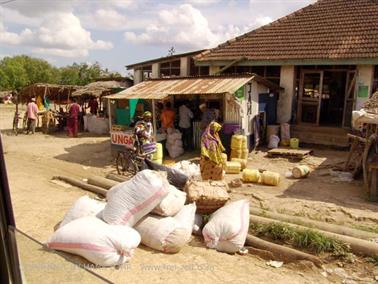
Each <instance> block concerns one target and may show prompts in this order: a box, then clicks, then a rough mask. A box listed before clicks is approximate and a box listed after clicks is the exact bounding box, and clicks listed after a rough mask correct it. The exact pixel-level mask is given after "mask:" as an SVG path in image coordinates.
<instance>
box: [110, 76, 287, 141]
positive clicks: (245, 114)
mask: <svg viewBox="0 0 378 284" xmlns="http://www.w3.org/2000/svg"><path fill="white" fill-rule="evenodd" d="M273 90H274V91H280V90H282V88H280V87H279V86H277V85H276V84H274V83H271V82H270V81H268V80H266V79H264V78H262V77H260V76H258V75H255V74H244V75H227V76H224V75H217V76H203V77H183V78H164V79H151V80H147V81H143V82H141V83H139V84H137V85H135V86H133V87H131V88H129V89H126V90H124V91H122V92H119V93H117V94H114V95H110V96H106V98H107V99H108V108H109V109H111V106H112V105H115V104H117V106H119V105H123V106H124V110H125V113H126V114H125V116H124V117H119V116H120V115H122V114H120V113H119V112H116V113H115V116H110V117H109V127H110V129H111V138H112V139H111V140H112V145H113V146H117V147H124V146H126V147H129V146H130V145H132V135H133V132H132V127H130V125H131V122H132V120H133V119H134V118H135V117H136V116H137V115H139V114H141V113H143V111H146V110H149V111H151V112H152V113H153V126H154V134H155V138H156V141H158V142H159V141H164V140H165V138H166V133H161V132H160V131H159V129H157V125H158V123H157V120H158V116H157V109H156V103H157V102H167V101H170V102H172V105H174V103H175V101H179V100H180V99H182V98H185V99H187V100H189V101H190V102H191V104H192V105H194V107H193V109H192V110H193V112H194V113H195V116H194V120H193V123H192V137H193V141H194V144H195V145H196V146H197V147H199V141H200V138H199V137H200V134H201V129H200V128H199V125H200V123H199V121H200V116H201V113H199V112H198V107H199V106H200V105H202V104H205V105H206V106H207V107H208V108H210V107H212V106H213V105H216V106H217V107H219V109H218V112H219V117H218V120H219V122H221V123H222V124H223V129H224V132H225V135H229V137H230V138H231V135H232V134H233V133H235V132H236V131H238V132H239V133H242V134H244V135H246V136H248V137H251V136H253V133H254V126H253V123H252V120H253V118H254V117H256V116H257V115H258V95H259V93H266V92H270V91H273ZM113 114H114V113H113V112H110V115H113ZM123 119H124V120H125V121H122V120H123ZM120 122H123V123H120ZM249 141H250V140H249ZM248 143H250V142H248Z"/></svg>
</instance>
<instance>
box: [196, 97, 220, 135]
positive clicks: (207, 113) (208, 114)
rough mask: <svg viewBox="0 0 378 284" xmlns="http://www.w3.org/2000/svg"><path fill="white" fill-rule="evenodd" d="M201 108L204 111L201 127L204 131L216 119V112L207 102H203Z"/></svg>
mask: <svg viewBox="0 0 378 284" xmlns="http://www.w3.org/2000/svg"><path fill="white" fill-rule="evenodd" d="M199 109H200V110H201V112H202V118H201V125H200V128H201V130H202V131H204V130H205V129H206V128H207V127H208V126H209V124H210V122H212V121H216V118H217V117H216V112H215V111H214V110H213V109H211V108H208V107H207V106H206V103H203V104H201V105H200V106H199Z"/></svg>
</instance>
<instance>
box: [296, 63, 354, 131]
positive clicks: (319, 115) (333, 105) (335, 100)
mask: <svg viewBox="0 0 378 284" xmlns="http://www.w3.org/2000/svg"><path fill="white" fill-rule="evenodd" d="M354 73H355V72H354V71H347V70H332V69H329V70H301V73H300V75H301V76H300V84H299V97H298V118H299V123H301V124H311V125H317V126H329V127H348V126H349V125H350V115H351V112H349V111H346V110H345V109H346V108H345V106H347V107H348V106H350V105H353V101H354V96H353V93H354V92H353V91H352V89H354V88H353V85H354V82H353V80H354V77H355V76H354ZM348 109H349V108H348Z"/></svg>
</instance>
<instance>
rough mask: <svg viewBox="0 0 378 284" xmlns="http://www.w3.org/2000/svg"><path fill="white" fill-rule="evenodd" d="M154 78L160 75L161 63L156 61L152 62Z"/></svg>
mask: <svg viewBox="0 0 378 284" xmlns="http://www.w3.org/2000/svg"><path fill="white" fill-rule="evenodd" d="M151 77H152V78H154V79H156V78H159V77H160V64H159V63H154V64H152V76H151Z"/></svg>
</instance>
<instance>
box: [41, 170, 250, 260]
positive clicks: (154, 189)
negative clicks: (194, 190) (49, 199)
mask: <svg viewBox="0 0 378 284" xmlns="http://www.w3.org/2000/svg"><path fill="white" fill-rule="evenodd" d="M186 197H187V196H186V193H185V192H183V191H180V190H178V189H177V188H175V187H174V186H172V185H170V184H169V183H168V180H167V177H166V174H165V173H164V172H157V171H152V170H143V171H141V172H139V173H137V174H136V175H135V176H134V177H133V178H132V179H130V180H128V181H125V182H122V183H119V184H117V185H115V186H114V187H112V188H111V189H110V190H109V191H108V192H107V196H106V199H107V202H102V201H98V200H95V199H92V198H89V197H88V196H83V197H81V198H79V199H78V200H77V201H76V202H75V203H74V205H73V206H72V208H71V209H69V210H68V212H67V213H66V215H65V216H64V218H63V220H62V222H61V223H60V225H59V228H58V229H57V230H56V231H55V232H54V234H53V235H52V236H51V238H50V239H49V240H48V241H47V246H48V247H49V248H51V249H56V250H61V251H64V252H68V253H72V254H76V255H80V256H82V257H84V258H86V259H87V260H89V261H90V262H92V263H94V264H95V265H98V266H116V265H122V264H123V263H125V262H127V261H129V260H130V259H131V258H132V256H133V254H134V251H135V249H136V248H137V247H138V246H139V244H140V243H143V244H144V245H145V246H148V247H150V248H152V249H155V250H159V251H162V252H164V253H177V252H179V251H180V250H181V249H182V247H183V246H185V245H186V244H187V243H189V241H190V240H191V235H192V233H193V234H196V235H201V234H202V235H203V237H204V240H205V243H206V245H207V246H208V247H209V248H214V249H217V250H218V251H224V252H227V253H235V252H237V251H239V250H240V249H241V248H242V247H243V246H244V243H245V240H246V237H247V232H248V226H249V204H248V201H246V200H241V201H236V202H232V203H229V204H226V205H225V206H224V207H222V208H220V209H218V210H217V211H215V212H214V213H213V214H212V215H211V216H210V219H209V222H208V223H207V224H206V225H205V226H204V222H203V216H201V215H199V214H196V209H197V208H196V204H195V203H192V204H187V205H185V203H186V199H187V198H186Z"/></svg>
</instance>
